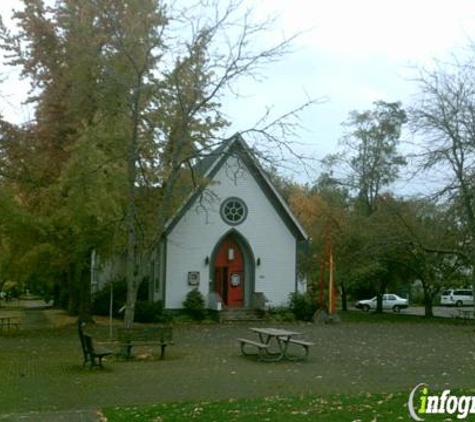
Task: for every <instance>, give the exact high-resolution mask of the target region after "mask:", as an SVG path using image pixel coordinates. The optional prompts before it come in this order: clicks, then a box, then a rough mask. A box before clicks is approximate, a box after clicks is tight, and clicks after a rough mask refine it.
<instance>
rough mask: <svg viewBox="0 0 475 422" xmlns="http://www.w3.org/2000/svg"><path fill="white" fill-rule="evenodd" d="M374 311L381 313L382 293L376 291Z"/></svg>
mask: <svg viewBox="0 0 475 422" xmlns="http://www.w3.org/2000/svg"><path fill="white" fill-rule="evenodd" d="M376 313H377V314H382V313H383V294H382V293H378V294H377V295H376Z"/></svg>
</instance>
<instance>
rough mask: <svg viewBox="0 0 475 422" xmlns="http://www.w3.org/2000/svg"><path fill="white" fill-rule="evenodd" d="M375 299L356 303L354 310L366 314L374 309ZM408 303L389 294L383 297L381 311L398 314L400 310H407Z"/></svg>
mask: <svg viewBox="0 0 475 422" xmlns="http://www.w3.org/2000/svg"><path fill="white" fill-rule="evenodd" d="M376 306H377V299H376V296H375V297H373V298H372V299H366V300H359V301H358V302H357V303H356V308H358V309H361V310H362V311H363V312H368V311H369V310H370V309H376ZM408 306H409V301H408V300H407V299H404V298H402V297H399V296H398V295H395V294H392V293H389V294H385V295H383V309H392V310H393V311H394V312H399V311H400V310H401V309H404V308H407V307H408Z"/></svg>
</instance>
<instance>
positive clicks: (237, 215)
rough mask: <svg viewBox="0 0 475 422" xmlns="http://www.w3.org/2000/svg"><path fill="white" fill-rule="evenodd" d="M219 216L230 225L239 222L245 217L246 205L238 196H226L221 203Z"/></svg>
mask: <svg viewBox="0 0 475 422" xmlns="http://www.w3.org/2000/svg"><path fill="white" fill-rule="evenodd" d="M221 217H222V218H223V220H224V221H225V222H226V223H228V224H231V225H234V226H235V225H238V224H241V223H242V222H243V221H244V220H245V219H246V217H247V207H246V204H245V203H244V201H242V200H241V199H239V198H228V199H226V200H225V201H224V202H223V204H222V205H221Z"/></svg>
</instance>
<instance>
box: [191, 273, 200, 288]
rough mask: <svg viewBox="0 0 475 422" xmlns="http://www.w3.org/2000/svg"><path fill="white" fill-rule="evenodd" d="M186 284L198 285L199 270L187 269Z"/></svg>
mask: <svg viewBox="0 0 475 422" xmlns="http://www.w3.org/2000/svg"><path fill="white" fill-rule="evenodd" d="M188 284H189V285H190V286H198V285H199V284H200V272H199V271H189V272H188Z"/></svg>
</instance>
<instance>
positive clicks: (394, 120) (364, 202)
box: [326, 101, 407, 215]
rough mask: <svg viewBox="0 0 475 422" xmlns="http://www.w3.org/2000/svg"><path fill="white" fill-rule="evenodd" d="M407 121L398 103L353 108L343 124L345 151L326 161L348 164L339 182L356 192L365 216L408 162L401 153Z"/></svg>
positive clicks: (342, 164) (331, 163) (378, 103)
mask: <svg viewBox="0 0 475 422" xmlns="http://www.w3.org/2000/svg"><path fill="white" fill-rule="evenodd" d="M406 120H407V118H406V113H405V111H404V110H403V109H402V108H401V104H400V103H399V102H396V103H387V102H384V101H377V102H376V103H374V109H372V110H366V111H363V112H359V111H352V112H351V113H350V116H349V118H348V120H347V121H346V122H345V123H344V127H345V129H346V134H345V136H344V137H343V139H342V147H343V152H342V153H341V154H337V155H334V156H329V157H327V159H326V162H327V164H330V165H334V164H339V165H340V166H344V167H346V169H345V170H344V172H345V173H346V174H345V175H344V176H343V177H341V178H340V179H339V181H340V182H341V183H343V184H345V185H346V186H348V187H349V188H350V189H351V190H352V191H353V192H355V193H356V196H357V204H358V205H359V206H360V209H361V210H362V211H363V212H364V213H365V214H366V215H369V214H371V213H372V212H374V211H375V209H376V204H377V201H376V200H377V197H378V195H379V194H380V193H381V192H382V190H383V189H384V188H386V187H388V186H389V185H390V184H391V183H392V182H394V181H395V180H396V179H397V177H398V174H399V170H400V168H401V166H403V165H405V163H406V161H405V159H404V157H403V156H402V155H400V153H399V152H398V144H399V141H400V137H401V128H402V126H403V125H404V123H406Z"/></svg>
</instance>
